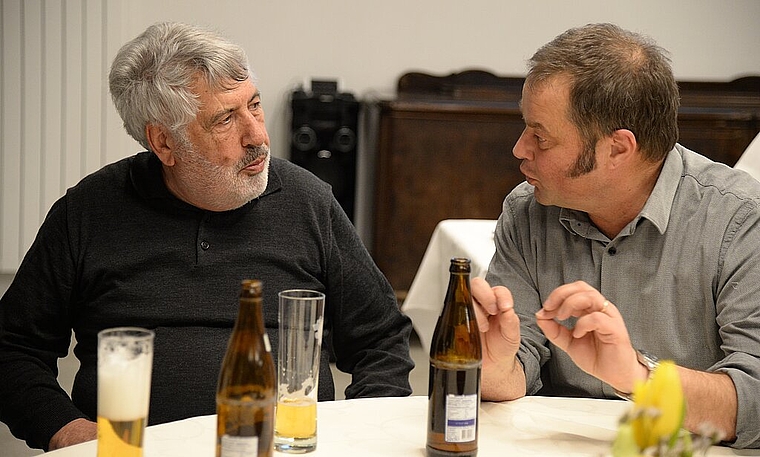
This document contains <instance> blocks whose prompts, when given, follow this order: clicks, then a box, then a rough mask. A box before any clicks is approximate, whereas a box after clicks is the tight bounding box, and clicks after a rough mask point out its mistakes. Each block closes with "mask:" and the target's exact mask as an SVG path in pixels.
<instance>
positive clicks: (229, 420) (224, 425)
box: [216, 279, 275, 457]
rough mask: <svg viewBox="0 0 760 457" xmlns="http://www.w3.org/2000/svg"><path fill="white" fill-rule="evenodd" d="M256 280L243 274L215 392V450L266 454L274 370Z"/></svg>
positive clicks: (219, 454) (270, 434) (219, 453)
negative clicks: (245, 278) (233, 320)
mask: <svg viewBox="0 0 760 457" xmlns="http://www.w3.org/2000/svg"><path fill="white" fill-rule="evenodd" d="M262 306H263V299H262V285H261V281H258V280H255V279H254V280H251V279H247V280H244V281H243V283H242V287H241V290H240V309H239V311H238V317H237V320H236V321H235V327H234V328H233V330H232V335H231V336H230V340H229V343H228V345H227V353H226V354H225V356H224V361H223V362H222V368H221V370H220V371H219V384H218V386H217V391H216V413H217V429H216V455H217V457H226V456H230V455H234V456H238V455H251V456H258V457H262V456H271V455H272V453H273V449H274V447H273V439H274V405H275V370H274V362H273V360H272V352H271V347H270V345H269V338H268V337H267V334H266V331H265V330H264V320H263V316H262Z"/></svg>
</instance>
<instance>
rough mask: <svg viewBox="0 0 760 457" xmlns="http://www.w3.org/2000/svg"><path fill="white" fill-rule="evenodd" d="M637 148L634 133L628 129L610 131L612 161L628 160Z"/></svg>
mask: <svg viewBox="0 0 760 457" xmlns="http://www.w3.org/2000/svg"><path fill="white" fill-rule="evenodd" d="M637 150H638V142H637V141H636V135H634V134H633V132H631V131H630V130H628V129H618V130H615V131H614V132H612V154H611V159H612V160H613V161H620V160H628V159H629V158H630V157H633V155H634V153H635V152H636V151H637Z"/></svg>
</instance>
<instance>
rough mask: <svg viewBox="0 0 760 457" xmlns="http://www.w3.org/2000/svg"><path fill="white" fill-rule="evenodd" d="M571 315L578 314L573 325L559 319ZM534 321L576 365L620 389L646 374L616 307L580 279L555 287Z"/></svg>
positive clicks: (631, 388)
mask: <svg viewBox="0 0 760 457" xmlns="http://www.w3.org/2000/svg"><path fill="white" fill-rule="evenodd" d="M570 317H576V318H577V321H576V323H575V327H573V328H567V327H565V326H564V325H562V324H561V323H560V321H563V320H565V319H568V318H570ZM536 323H537V324H538V326H539V328H541V330H542V331H543V332H544V335H546V338H547V339H548V340H549V341H551V342H552V343H554V344H555V345H556V346H557V347H559V348H560V349H562V350H563V351H565V352H567V354H568V355H569V356H570V358H571V359H573V362H575V364H576V365H578V367H580V368H581V369H582V370H583V371H585V372H586V373H588V374H590V375H592V376H595V377H597V378H599V379H601V380H602V381H604V382H606V383H607V384H609V385H611V386H612V387H614V388H616V389H618V390H620V391H622V392H631V391H632V390H633V384H634V382H635V380H637V379H640V380H644V379H646V377H647V376H648V372H647V369H646V367H644V366H643V365H641V364H640V363H639V362H638V360H637V359H636V351H635V349H634V348H633V346H632V345H631V339H630V337H629V336H628V330H627V329H626V327H625V322H623V317H622V316H621V315H620V312H619V311H618V309H617V308H616V307H615V305H613V304H612V303H610V302H609V301H608V300H607V299H606V298H604V297H603V296H602V294H601V293H599V291H597V290H596V289H594V288H593V287H591V286H589V285H588V284H586V283H585V282H583V281H577V282H574V283H571V284H565V285H562V286H560V287H557V288H556V289H554V291H553V292H552V293H551V294H550V295H549V297H548V298H547V299H546V301H545V302H544V306H543V309H541V310H540V311H539V312H537V313H536Z"/></svg>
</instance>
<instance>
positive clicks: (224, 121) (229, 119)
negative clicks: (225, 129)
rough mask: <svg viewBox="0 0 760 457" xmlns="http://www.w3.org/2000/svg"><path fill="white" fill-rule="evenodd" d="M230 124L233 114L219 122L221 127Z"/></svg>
mask: <svg viewBox="0 0 760 457" xmlns="http://www.w3.org/2000/svg"><path fill="white" fill-rule="evenodd" d="M230 122H232V115H231V114H230V115H229V116H225V117H223V118H222V120H221V121H219V125H227V124H229V123H230Z"/></svg>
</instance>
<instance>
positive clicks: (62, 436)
mask: <svg viewBox="0 0 760 457" xmlns="http://www.w3.org/2000/svg"><path fill="white" fill-rule="evenodd" d="M97 438H98V424H96V423H95V422H92V421H88V420H87V419H74V420H73V421H71V422H69V423H68V424H66V425H64V426H63V427H61V429H60V430H58V431H57V432H55V435H53V437H52V438H50V445H49V447H50V449H49V450H51V451H52V450H55V449H60V448H62V447H66V446H72V445H74V444H79V443H84V442H85V441H92V440H95V439H97Z"/></svg>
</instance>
